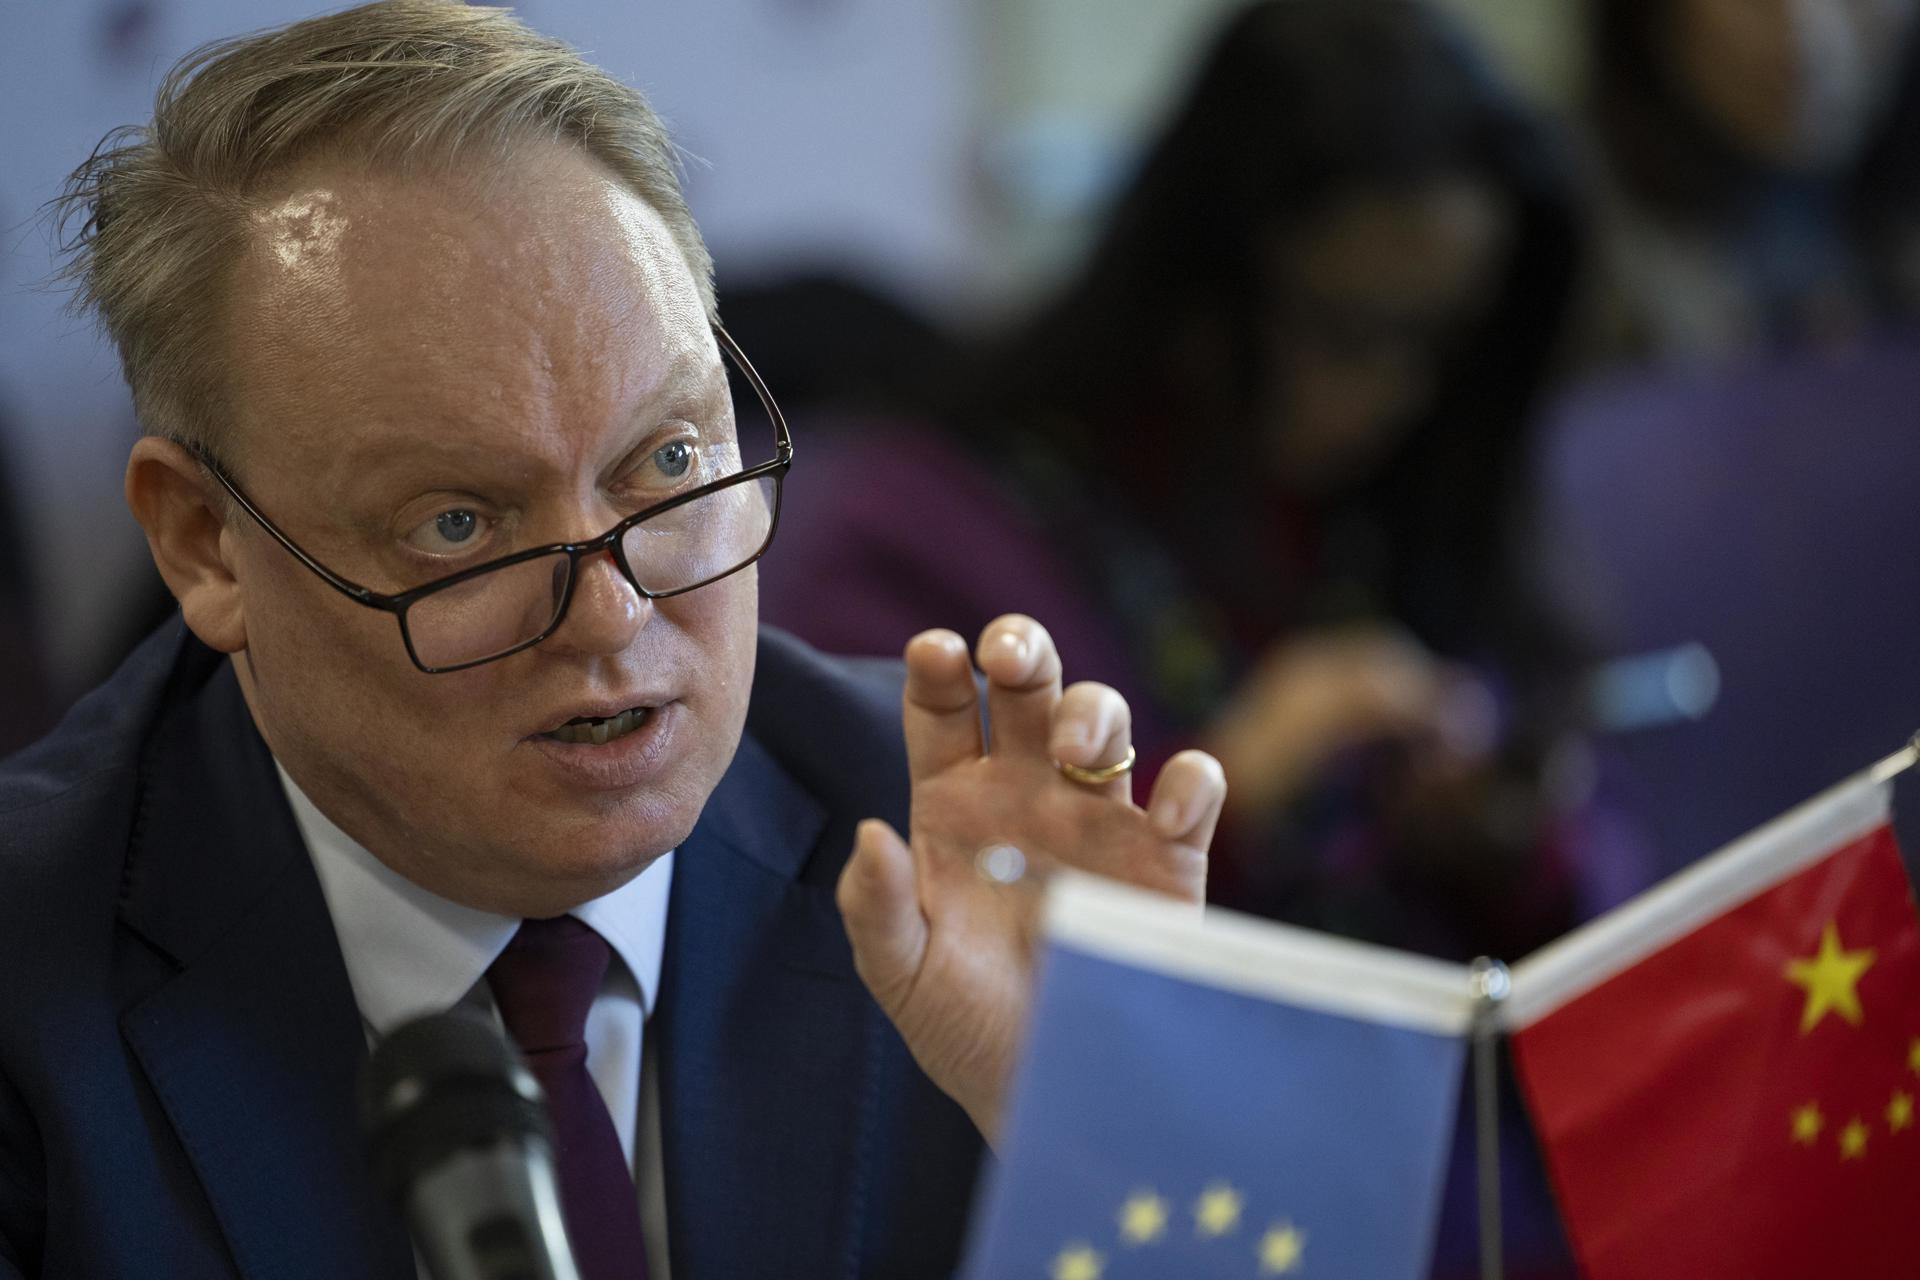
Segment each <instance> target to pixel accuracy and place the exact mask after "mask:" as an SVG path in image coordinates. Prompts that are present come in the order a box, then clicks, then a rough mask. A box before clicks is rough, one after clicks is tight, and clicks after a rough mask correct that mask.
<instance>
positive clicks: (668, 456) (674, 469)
mask: <svg viewBox="0 0 1920 1280" xmlns="http://www.w3.org/2000/svg"><path fill="white" fill-rule="evenodd" d="M653 465H654V466H656V467H658V468H660V474H661V475H663V476H666V477H667V478H668V479H670V480H678V479H679V478H680V477H681V476H683V475H685V474H687V468H688V467H690V466H692V465H693V446H692V445H691V444H689V443H688V442H687V441H685V440H675V441H674V442H673V443H672V444H665V445H661V446H660V447H659V448H658V449H655V450H654V451H653Z"/></svg>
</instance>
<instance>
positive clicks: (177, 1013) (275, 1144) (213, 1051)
mask: <svg viewBox="0 0 1920 1280" xmlns="http://www.w3.org/2000/svg"><path fill="white" fill-rule="evenodd" d="M207 660H208V659H207V658H206V656H205V655H200V657H199V658H197V659H195V658H190V659H189V660H188V662H187V663H185V664H183V666H194V669H193V670H190V671H184V672H183V675H182V678H181V680H180V681H179V686H180V687H177V688H176V691H175V696H174V697H173V698H172V699H171V702H170V705H169V707H168V709H167V710H166V711H165V712H164V713H163V717H162V720H161V722H160V724H159V725H158V726H157V728H156V730H155V733H154V735H153V737H152V739H151V740H150V743H149V746H148V749H147V751H146V755H145V758H144V760H143V766H142V781H141V808H140V816H139V819H138V824H137V827H136V834H135V837H134V841H133V846H132V848H131V850H130V852H129V855H128V863H127V868H128V869H127V881H126V885H125V889H124V893H123V898H122V906H121V915H122V920H123V921H124V922H125V923H126V924H127V926H128V927H129V928H131V929H132V930H133V931H134V932H136V933H138V934H139V935H140V936H141V937H143V938H144V939H146V941H148V942H149V943H151V944H152V945H153V946H154V947H156V948H157V949H159V950H160V951H161V952H162V953H164V954H165V955H166V956H168V957H169V958H170V959H171V960H172V961H173V962H174V963H175V964H176V965H177V966H178V972H177V973H176V974H175V976H174V977H173V978H172V979H171V980H169V981H167V982H165V983H163V984H162V985H160V986H159V987H157V988H156V989H154V990H152V991H149V992H145V993H142V995H141V996H140V997H139V998H138V999H137V1001H136V1002H134V1003H133V1004H131V1005H130V1006H129V1007H128V1008H126V1009H125V1011H124V1013H123V1014H122V1017H121V1029H122V1032H123V1034H124V1035H125V1037H126V1039H127V1042H128V1044H129V1045H130V1046H131V1047H132V1049H133V1051H134V1054H135V1055H136V1056H137V1058H138V1059H139V1062H140V1064H141V1067H142V1069H143V1070H144V1071H145V1072H146V1074H147V1078H148V1080H149V1082H150V1083H151V1084H152V1086H153V1089H154V1092H155V1094H156V1095H157V1096H158V1098H159V1100H160V1103H161V1106H162V1107H163V1108H164V1110H165V1112H166V1116H167V1119H168V1120H169V1121H170V1122H171V1123H172V1125H173V1128H174V1131H175V1133H176V1134H177V1135H178V1137H179V1140H180V1142H181V1144H182V1145H183V1146H184V1148H185V1149H186V1152H187V1155H188V1158H189V1159H190V1160H191V1162H192V1164H193V1167H194V1170H195V1172H196V1174H197V1175H198V1176H199V1178H200V1181H201V1184H202V1186H203V1187H204V1189H205V1191H206V1194H207V1197H208V1199H209V1201H210V1202H211V1203H212V1205H213V1209H214V1214H215V1217H216V1218H217V1219H218V1221H219V1223H220V1227H221V1230H222V1231H223V1232H224V1233H225V1235H226V1238H227V1242H228V1245H229V1246H230V1248H231V1250H232V1252H233V1256H234V1258H235V1260H236V1261H237V1263H238V1264H239V1269H240V1272H241V1274H243V1275H245V1276H247V1277H250V1278H254V1280H261V1278H264V1277H293V1276H302V1277H304V1276H312V1277H315V1280H320V1278H321V1277H326V1278H328V1280H333V1278H336V1277H339V1276H348V1275H351V1276H363V1275H364V1276H382V1277H384V1276H392V1277H401V1276H411V1275H412V1273H413V1260H412V1254H411V1251H410V1248H409V1246H408V1244H407V1239H406V1235H405V1232H404V1230H403V1229H402V1227H401V1226H400V1223H399V1220H398V1217H397V1215H395V1214H394V1213H392V1212H391V1211H389V1210H388V1209H386V1208H385V1206H383V1205H381V1204H379V1203H377V1202H376V1200H375V1199H374V1196H373V1193H372V1192H371V1190H370V1180H369V1178H368V1175H367V1167H366V1159H365V1156H364V1154H363V1153H362V1150H361V1144H360V1137H359V1124H358V1118H357V1114H356V1107H355V1088H356V1082H357V1076H358V1072H359V1068H360V1064H361V1062H362V1060H363V1059H364V1057H365V1052H366V1051H365V1041H364V1038H363V1033H362V1030H361V1024H360V1017H359V1012H358V1010H357V1009H356V1007H355V1005H354V1001H353V993H352V988H351V986H350V985H349V983H348V980H347V974H346V967H345V964H344V962H343V961H342V960H341V958H340V951H339V943H338V941H337V939H336V937H335V934H334V931H333V924H332V920H331V919H330V917H329V916H328V914H327V909H326V903H325V900H324V899H323V898H322V896H321V894H320V887H319V883H318V881H317V880H316V879H315V877H314V873H313V869H312V865H311V863H310V862H309V861H308V859H307V856H306V852H305V848H304V846H303V845H302V843H301V841H300V836H299V833H298V830H297V828H296V827H295V826H294V823H293V817H292V814H291V813H290V812H289V810H288V808H287V805H286V801H285V799H284V796H283V793H282V791H281V789H280V785H279V780H278V778H277V776H276V774H275V771H274V768H273V763H272V758H271V757H270V756H269V754H268V753H267V750H266V747H265V744H264V743H262V742H261V741H260V738H259V736H258V734H257V733H256V732H255V730H254V728H253V724H252V720H251V718H250V717H249V715H248V713H247V711H246V707H245V704H244V701H243V699H242V698H241V695H240V691H239V687H238V684H237V682H236V681H235V679H234V677H233V673H232V671H231V669H230V668H229V667H228V666H227V664H226V663H225V662H224V661H221V660H217V659H213V660H212V661H213V662H214V663H215V665H213V666H212V667H211V668H210V669H209V668H207V666H206V661H207ZM196 662H197V664H198V665H197V666H195V663H196Z"/></svg>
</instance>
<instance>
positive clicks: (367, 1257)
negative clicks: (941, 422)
mask: <svg viewBox="0 0 1920 1280" xmlns="http://www.w3.org/2000/svg"><path fill="white" fill-rule="evenodd" d="M899 691H900V675H899V668H898V666H897V665H893V666H891V667H890V668H889V667H886V666H861V665H855V664H848V663H843V662H836V661H833V660H829V659H827V658H824V657H822V656H820V655H818V654H816V653H813V652H812V651H810V650H807V649H806V648H804V647H802V646H801V645H800V644H798V643H797V642H796V641H794V640H792V639H791V638H789V637H786V636H783V635H780V634H779V633H776V632H771V631H769V632H765V633H763V635H762V637H761V645H760V655H759V668H758V671H757V674H756V677H755V681H754V690H753V700H752V704H751V711H750V713H749V716H748V725H747V733H746V736H745V738H744V740H743V741H742V742H741V745H740V750H739V753H738V755H737V756H736V757H735V759H734V762H733V764H732V767H731V768H730V769H729V770H728V772H727V774H726V776H725V778H724V779H723V780H722V781H721V783H720V785H719V787H718V789H717V790H716V791H715V792H714V794H713V796H712V798H711V799H710V801H709V802H708V804H707V807H706V811H705V813H704V814H703V816H702V817H701V819H700V821H699V824H698V825H697V826H696V828H695V829H694V832H693V834H692V835H691V836H689V837H688V839H687V841H686V842H685V843H684V844H683V845H682V846H681V850H680V853H679V855H678V857H677V859H676V863H675V867H674V878H673V895H672V901H671V906H670V908H669V913H668V923H667V939H666V955H665V964H664V970H663V979H662V983H661V1000H660V1004H659V1007H658V1008H657V1010H656V1011H655V1014H654V1016H653V1020H652V1021H651V1022H650V1023H649V1029H648V1035H649V1038H650V1039H653V1038H654V1037H657V1038H658V1039H657V1043H658V1044H659V1046H660V1053H659V1062H660V1088H661V1097H662V1147H663V1152H662V1154H663V1158H664V1161H665V1167H666V1198H667V1213H668V1220H669V1229H670V1246H671V1249H672V1256H673V1274H674V1278H675V1280H736V1278H738V1280H770V1278H776V1277H778V1278H786V1277H794V1278H803V1277H813V1276H821V1277H829V1276H830V1277H848V1278H851V1277H856V1276H859V1277H895V1276H897V1277H910V1278H911V1280H922V1278H924V1277H931V1276H941V1275H945V1274H947V1273H948V1272H949V1271H950V1270H951V1269H952V1266H953V1261H954V1257H955V1255H956V1253H957V1251H958V1247H959V1238H960V1231H961V1225H962V1220H963V1216H964V1213H965V1209H966V1205H967V1201H968V1198H969V1196H970V1193H971V1191H972V1185H973V1177H974V1168H975V1164H976V1161H977V1158H978V1153H979V1146H978V1140H977V1138H976V1136H975V1135H974V1133H973V1131H972V1128H971V1126H970V1125H969V1124H968V1123H967V1121H966V1119H965V1117H964V1115H963V1114H962V1113H961V1112H960V1111H959V1109H958V1108H957V1107H955V1106H954V1105H953V1104H952V1103H951V1102H949V1101H948V1100H947V1099H946V1098H945V1097H943V1096H942V1095H940V1094H939V1093H938V1091H937V1090H935V1089H934V1088H933V1086H932V1085H931V1084H930V1083H929V1082H928V1081H927V1080H926V1078H925V1077H924V1076H923V1075H921V1074H920V1072H919V1071H918V1070H917V1069H916V1068H915V1067H914V1065H913V1063H912V1061H911V1059H910V1058H909V1056H908V1055H907V1053H906V1050H905V1047H904V1045H903V1044H902V1043H901V1042H900V1040H899V1038H898V1036H897V1035H896V1034H895V1033H894V1031H893V1030H892V1028H891V1027H890V1025H889V1024H888V1023H887V1022H886V1020H885V1018H884V1017H883V1016H882V1015H881V1014H880V1012H879V1010H878V1009H877V1007H876V1006H875V1005H874V1004H873V1002H872V1001H871V999H870V998H869V997H868V996H867V994H866V992H865V990H864V988H863V987H862V986H861V985H860V983H859V980H858V978H857V977H856V976H855V974H854V972H853V966H852V958H851V954H850V952H849V949H848V946H847V942H846V938H845V934H844V932H843V930H842V927H841V924H840V920H839V915H838V912H837V911H836V909H835V907H834V902H833V885H834V880H835V877H836V876H837V874H838V872H839V869H840V866H841V864H842V862H843V861H844V859H845V856H846V853H847V851H848V850H849V849H850V848H851V847H852V841H853V827H854V824H855V823H856V822H858V821H859V820H860V819H861V818H864V817H868V816H881V817H886V818H889V819H890V820H892V821H894V822H895V823H901V822H902V821H903V819H904V817H905V814H904V809H905V805H906V773H905V764H904V759H903V756H902V750H901V743H900V731H899ZM365 1055H366V1050H365V1041H364V1037H363V1034H362V1031H361V1022H360V1017H359V1013H358V1011H357V1009H356V1008H355V1005H354V1000H353V993H352V990H351V988H350V987H349V986H348V982H347V973H346V968H345V965H344V963H343V961H342V960H341V957H340V951H339V946H338V943H337V942H336V940H335V937H334V933H333V926H332V922H331V920H330V918H329V917H328V914H327V909H326V905H325V902H324V900H323V899H322V897H321V894H320V889H319V884H318V881H317V880H316V879H315V876H314V872H313V869H312V865H311V863H310V862H309V860H308V858H307V855H306V852H305V848H304V846H303V845H302V843H301V841H300V837H299V833H298V830H297V829H296V827H295V825H294V822H293V817H292V814H291V812H290V811H289V809H288V807H287V804H286V801H285V797H284V794H283V793H282V791H281V788H280V786H279V782H278V780H277V778H276V777H275V774H274V769H273V762H272V759H271V757H270V756H269V754H268V752H267V750H266V746H265V744H264V743H263V742H262V740H261V738H260V736H259V734H258V733H257V732H256V731H255V730H254V728H253V724H252V720H251V718H250V717H249V715H248V712H247V710H246V706H245V704H244V702H243V701H242V698H241V695H240V690H239V687H238V684H237V682H236V681H235V679H234V676H233V673H232V670H231V668H230V667H229V665H228V664H227V662H226V661H225V660H224V659H223V658H221V657H220V656H218V655H216V654H214V653H213V652H211V651H210V650H208V649H206V648H204V647H203V646H201V645H200V644H199V643H198V642H197V641H195V640H194V639H193V638H192V637H191V636H190V635H188V634H187V633H186V631H185V628H184V627H183V626H182V625H181V624H180V622H179V621H178V619H177V618H176V619H175V620H174V621H173V622H172V623H170V624H169V625H168V626H167V627H165V628H163V629H162V631H161V632H159V633H157V634H156V635H155V636H154V637H152V638H151V639H149V640H148V641H147V642H146V643H145V644H144V645H143V646H142V647H141V648H140V649H139V650H138V651H137V652H136V653H135V654H134V656H133V657H132V658H130V659H129V660H128V662H127V664H126V665H125V666H124V667H123V668H122V669H121V671H120V672H119V673H118V674H117V675H116V676H115V677H114V678H113V679H112V680H111V681H110V682H108V683H107V684H106V685H104V686H103V687H102V688H100V689H99V690H97V691H95V692H94V693H93V694H91V695H90V696H89V697H88V698H87V699H86V700H85V701H84V702H82V703H81V704H80V706H79V707H78V708H77V709H76V710H75V711H74V713H73V714H72V715H70V716H69V717H68V718H67V719H66V721H65V722H64V723H63V724H62V725H61V727H60V728H59V729H58V730H56V731H55V732H54V734H53V735H52V736H51V737H49V738H47V739H45V740H44V741H42V742H41V743H39V744H38V745H36V746H35V747H33V748H30V749H29V750H28V751H27V752H26V753H24V754H22V755H19V756H16V757H14V758H13V759H12V760H10V761H8V762H7V763H6V764H5V765H3V766H0V1278H7V1280H10V1278H11V1277H13V1276H16V1275H19V1276H40V1275H45V1276H59V1277H69V1276H71V1277H102V1276H143V1277H144V1276H169V1277H172V1276H230V1275H236V1274H237V1275H240V1276H245V1277H248V1278H249V1280H267V1278H268V1277H313V1278H314V1280H343V1278H344V1277H359V1276H369V1277H380V1278H381V1280H386V1278H387V1277H392V1278H393V1280H402V1278H405V1277H411V1275H412V1266H413V1262H412V1256H411V1252H410V1249H409V1246H408V1242H407V1239H406V1235H405V1231H404V1229H403V1227H402V1226H401V1224H400V1222H399V1219H398V1217H397V1215H396V1214H395V1213H394V1212H393V1211H391V1210H390V1209H389V1208H388V1207H387V1206H385V1205H384V1204H382V1203H380V1202H379V1201H378V1199H377V1197H376V1196H375V1194H374V1192H373V1191H372V1189H371V1187H370V1185H369V1180H368V1176H367V1170H366V1161H365V1157H364V1154H363V1151H362V1146H361V1140H360V1136H359V1132H358V1126H357V1123H356V1116H355V1102H354V1097H355V1094H354V1090H355V1082H356V1076H357V1073H358V1071H359V1069H360V1065H361V1063H362V1061H363V1060H364V1058H365Z"/></svg>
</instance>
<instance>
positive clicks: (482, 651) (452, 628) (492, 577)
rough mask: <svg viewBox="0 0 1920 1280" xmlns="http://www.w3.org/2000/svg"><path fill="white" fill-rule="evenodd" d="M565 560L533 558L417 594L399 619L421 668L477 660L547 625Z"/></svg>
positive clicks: (560, 594)
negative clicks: (431, 592)
mask: <svg viewBox="0 0 1920 1280" xmlns="http://www.w3.org/2000/svg"><path fill="white" fill-rule="evenodd" d="M567 566H568V561H567V557H566V556H565V555H564V554H561V555H551V556H538V557H535V558H534V559H532V560H522V561H520V562H519V563H518V564H510V565H507V566H505V567H503V568H499V569H494V570H492V571H490V572H488V573H483V574H480V575H479V576H478V577H474V578H468V579H466V580H465V581H464V582H456V583H454V584H453V585H452V586H450V587H444V588H442V589H441V590H439V591H436V592H434V593H433V594H432V595H428V596H422V597H421V598H420V599H418V600H416V601H414V602H413V604H412V605H411V606H410V607H409V608H408V609H407V613H406V617H405V619H404V620H403V622H404V625H405V626H406V628H407V638H408V639H409V640H410V641H411V642H412V644H413V652H414V656H415V657H416V658H417V659H419V662H420V665H421V666H423V667H457V666H460V665H462V664H464V663H469V662H483V661H485V660H486V659H488V658H493V657H498V656H499V655H500V654H503V653H505V652H507V651H508V650H509V649H513V648H516V647H518V646H520V645H523V644H525V643H526V642H527V641H529V640H531V639H533V638H534V637H535V636H537V635H539V634H540V633H541V632H543V631H545V630H547V629H548V628H549V627H551V626H552V625H553V624H554V622H555V621H556V620H557V619H558V618H559V616H560V604H561V601H562V600H563V599H564V598H565V597H566V593H567Z"/></svg>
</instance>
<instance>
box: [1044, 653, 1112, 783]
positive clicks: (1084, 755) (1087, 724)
mask: <svg viewBox="0 0 1920 1280" xmlns="http://www.w3.org/2000/svg"><path fill="white" fill-rule="evenodd" d="M1132 747H1133V712H1132V711H1131V709H1129V708H1128V706H1127V700H1126V699H1125V698H1123V697H1121V696H1120V694H1119V693H1118V692H1117V691H1116V690H1114V689H1112V688H1110V687H1108V686H1107V685H1104V684H1098V683H1096V682H1094V681H1091V680H1083V681H1081V682H1079V683H1078V684H1074V685H1070V686H1068V688H1067V691H1066V692H1065V693H1063V694H1061V695H1060V701H1059V702H1058V703H1057V704H1055V706H1054V709H1053V728H1052V730H1051V732H1050V734H1049V736H1048V739H1047V750H1048V752H1049V753H1050V754H1051V755H1052V756H1053V758H1054V759H1055V760H1057V761H1058V762H1060V763H1061V764H1071V765H1078V766H1080V767H1081V768H1082V769H1105V768H1107V767H1109V766H1111V765H1116V764H1119V763H1120V762H1121V761H1122V760H1125V759H1126V758H1127V752H1128V751H1130V750H1131V749H1132ZM1079 785H1081V786H1085V787H1087V789H1088V790H1090V791H1094V792H1097V793H1098V794H1101V795H1109V796H1113V797H1114V798H1115V799H1119V800H1131V799H1132V798H1133V778H1132V774H1131V772H1128V773H1123V774H1121V775H1120V776H1119V777H1117V778H1115V779H1114V780H1113V781H1111V782H1107V783H1100V784H1087V783H1081V784H1079Z"/></svg>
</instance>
